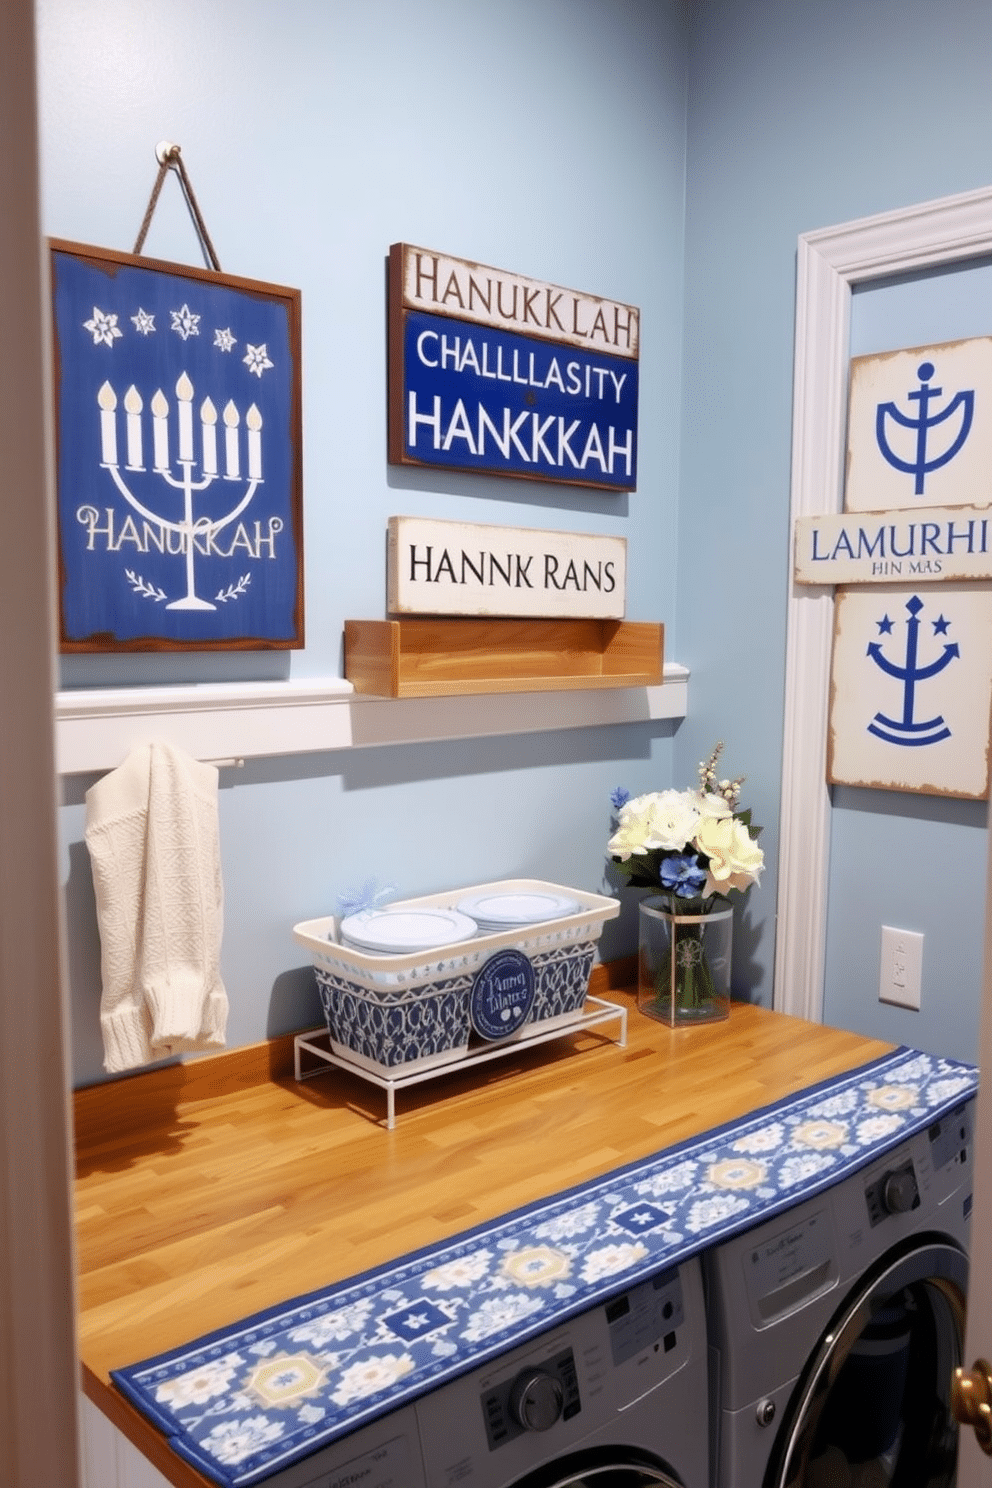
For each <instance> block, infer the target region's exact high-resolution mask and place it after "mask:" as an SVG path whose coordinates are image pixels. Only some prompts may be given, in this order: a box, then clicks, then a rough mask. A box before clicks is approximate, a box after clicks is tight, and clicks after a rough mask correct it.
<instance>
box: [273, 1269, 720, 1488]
mask: <svg viewBox="0 0 992 1488" xmlns="http://www.w3.org/2000/svg"><path fill="white" fill-rule="evenodd" d="M708 1424H709V1422H708V1407H707V1364H706V1318H705V1309H704V1304H703V1287H702V1273H701V1267H700V1263H699V1261H698V1260H692V1261H689V1262H687V1263H684V1264H682V1265H681V1266H679V1267H677V1268H675V1269H672V1270H670V1271H667V1272H664V1273H662V1274H660V1275H658V1276H656V1277H653V1278H652V1279H650V1280H648V1281H645V1282H642V1283H639V1284H638V1285H636V1286H634V1287H632V1288H630V1290H629V1291H626V1292H624V1293H621V1294H620V1295H618V1296H616V1297H614V1298H613V1299H611V1300H610V1301H608V1302H605V1303H602V1304H600V1305H599V1306H597V1307H595V1308H592V1309H591V1310H590V1311H588V1312H585V1313H582V1314H581V1315H580V1316H578V1317H576V1318H574V1319H572V1320H571V1321H569V1322H567V1323H564V1324H563V1325H562V1326H561V1327H559V1328H555V1329H554V1330H553V1331H551V1332H550V1333H548V1334H545V1335H542V1336H541V1337H540V1338H538V1339H535V1340H533V1341H532V1342H530V1343H528V1344H523V1345H521V1346H520V1347H519V1348H516V1349H514V1350H513V1351H512V1352H510V1353H508V1354H505V1355H502V1356H501V1357H500V1358H498V1359H497V1360H495V1361H493V1362H492V1363H490V1364H488V1365H485V1366H483V1367H482V1368H479V1369H475V1370H473V1371H472V1372H471V1373H469V1374H466V1375H463V1376H462V1377H461V1378H460V1379H456V1380H454V1381H452V1382H451V1383H450V1384H447V1385H443V1386H441V1387H440V1388H439V1389H438V1390H436V1391H435V1392H434V1393H433V1394H430V1395H426V1396H424V1397H423V1398H422V1399H421V1400H418V1401H416V1402H415V1403H413V1404H412V1405H408V1406H404V1407H402V1408H401V1409H400V1410H397V1411H395V1412H393V1413H392V1414H390V1415H387V1416H383V1417H382V1418H381V1420H379V1421H377V1422H375V1423H374V1424H373V1425H371V1426H366V1427H363V1428H362V1429H361V1430H360V1431H357V1432H355V1433H353V1434H352V1435H350V1436H347V1437H343V1438H342V1439H341V1440H340V1441H337V1442H335V1443H333V1444H332V1445H331V1446H329V1447H326V1448H324V1450H323V1451H321V1452H319V1453H317V1454H316V1455H315V1456H313V1457H310V1458H307V1459H306V1460H305V1461H303V1462H299V1463H297V1464H295V1466H293V1467H290V1468H287V1469H286V1470H285V1471H283V1472H282V1473H280V1474H279V1475H278V1476H277V1477H275V1478H272V1479H270V1480H269V1484H271V1485H272V1488H276V1485H278V1488H566V1485H568V1488H585V1485H588V1488H649V1485H651V1488H707V1484H708V1481H709V1478H708V1474H709V1446H708V1436H709V1433H708ZM269 1484H266V1485H265V1488H269Z"/></svg>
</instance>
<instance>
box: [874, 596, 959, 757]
mask: <svg viewBox="0 0 992 1488" xmlns="http://www.w3.org/2000/svg"><path fill="white" fill-rule="evenodd" d="M906 608H907V610H908V611H909V619H908V620H907V622H906V662H905V665H904V666H897V665H896V664H895V662H892V661H889V660H888V658H887V657H885V656H883V654H882V648H881V646H880V645H879V644H878V642H877V641H871V642H869V645H868V655H869V656H870V657H871V659H872V661H873V662H874V663H875V665H876V666H878V667H881V669H882V671H883V672H887V673H888V675H889V676H890V677H897V678H898V679H899V681H900V682H902V684H903V695H902V718H900V719H895V718H886V716H885V714H884V713H876V714H875V717H874V719H873V720H872V722H871V723H869V725H868V732H869V733H870V734H875V735H876V736H877V737H878V738H879V739H884V740H885V741H886V742H887V743H889V744H902V745H907V746H918V745H920V744H938V743H939V742H940V740H941V739H949V738H950V737H951V731H950V729H949V728H948V726H947V724H946V723H945V721H944V719H943V717H941V716H940V715H939V714H938V716H937V717H936V718H928V719H927V720H926V721H925V722H923V723H917V722H916V721H915V719H914V718H913V710H914V707H915V703H916V684H917V682H925V681H926V679H927V678H928V677H936V675H937V673H938V672H942V671H943V670H944V668H945V667H946V666H948V665H949V664H950V663H951V662H952V661H953V660H954V658H955V657H956V656H960V654H961V653H960V651H959V650H958V645H957V642H956V641H954V642H952V643H951V645H949V646H945V647H944V650H943V653H942V654H941V655H940V656H938V657H937V660H936V661H932V662H930V664H929V666H919V665H918V664H917V650H918V644H919V631H920V622H919V619H918V616H919V613H920V611H921V610H922V609H923V601H922V599H920V598H919V597H918V596H917V595H915V594H914V595H913V597H912V599H910V600H907V602H906ZM876 623H877V625H878V628H879V630H880V631H881V632H882V634H883V635H888V634H890V633H891V630H892V621H891V620H890V619H889V617H888V616H887V615H886V616H885V618H884V619H883V620H880V621H877V622H876ZM949 624H950V621H948V620H945V619H944V617H943V615H941V617H940V619H939V620H935V621H934V622H933V627H934V634H935V635H946V634H947V627H948V625H949ZM890 730H892V732H890Z"/></svg>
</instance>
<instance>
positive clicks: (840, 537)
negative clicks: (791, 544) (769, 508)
mask: <svg viewBox="0 0 992 1488" xmlns="http://www.w3.org/2000/svg"><path fill="white" fill-rule="evenodd" d="M794 572H795V578H796V583H797V584H905V583H907V582H908V583H910V584H918V583H928V582H929V583H933V582H937V581H940V580H947V579H992V507H987V506H986V507H977V506H960V507H959V506H953V507H952V506H943V507H942V506H930V507H921V508H916V507H913V508H912V509H911V510H909V511H902V510H899V511H887V512H832V513H829V514H828V515H825V516H821V517H800V518H799V520H798V521H797V523H796V546H795V569H794Z"/></svg>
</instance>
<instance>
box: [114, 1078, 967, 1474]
mask: <svg viewBox="0 0 992 1488" xmlns="http://www.w3.org/2000/svg"><path fill="white" fill-rule="evenodd" d="M977 1088H978V1072H977V1070H976V1069H975V1068H974V1067H973V1066H971V1065H967V1064H961V1063H959V1062H957V1061H955V1060H951V1059H941V1058H938V1057H936V1056H934V1055H930V1054H921V1053H919V1052H917V1051H916V1050H913V1049H898V1050H896V1051H895V1052H894V1053H892V1054H889V1055H885V1056H884V1057H883V1058H882V1059H879V1060H876V1061H874V1062H873V1063H872V1064H870V1065H865V1066H863V1067H862V1068H860V1069H858V1070H854V1071H852V1072H850V1073H849V1074H846V1075H840V1076H837V1077H835V1078H833V1079H831V1080H828V1081H825V1082H824V1083H823V1084H821V1085H818V1086H814V1087H811V1088H810V1089H807V1090H805V1091H803V1092H801V1093H800V1094H798V1095H795V1096H790V1097H788V1098H787V1099H785V1100H782V1101H779V1102H778V1103H776V1104H775V1105H772V1106H767V1107H765V1108H764V1109H763V1110H761V1111H757V1112H755V1113H753V1114H752V1115H751V1116H748V1117H745V1118H742V1119H741V1120H738V1121H734V1122H731V1123H728V1124H727V1125H725V1126H723V1127H719V1128H716V1129H714V1130H712V1131H709V1132H705V1133H703V1135H701V1136H698V1137H693V1138H691V1139H690V1140H689V1141H686V1142H682V1143H680V1144H679V1145H678V1146H676V1147H671V1148H667V1149H666V1150H665V1151H663V1152H660V1153H658V1154H656V1155H655V1156H653V1157H649V1158H644V1159H642V1160H640V1161H638V1162H636V1163H632V1164H630V1165H629V1166H627V1167H624V1168H620V1169H617V1170H616V1171H614V1172H612V1173H609V1174H607V1175H606V1176H605V1177H602V1178H596V1179H593V1180H591V1181H589V1182H587V1183H583V1184H580V1185H579V1186H578V1187H576V1188H573V1189H570V1190H568V1191H567V1192H564V1193H559V1194H556V1195H554V1196H553V1197H552V1198H549V1199H545V1200H542V1201H541V1202H539V1203H536V1204H532V1205H529V1206H528V1207H527V1208H525V1209H520V1210H517V1211H516V1212H515V1213H513V1214H508V1215H506V1216H504V1217H503V1218H501V1219H498V1220H494V1221H492V1222H491V1223H488V1224H485V1225H482V1226H480V1227H479V1228H477V1229H475V1230H472V1231H468V1232H466V1233H464V1234H461V1235H458V1236H456V1237H455V1238H453V1239H451V1240H448V1241H444V1242H442V1243H441V1244H439V1245H437V1246H433V1247H431V1248H430V1249H429V1250H425V1251H420V1252H417V1253H415V1254H412V1255H407V1256H404V1257H402V1258H401V1259H400V1260H398V1261H396V1262H393V1263H391V1264H389V1265H386V1266H380V1267H378V1268H376V1269H375V1270H374V1271H369V1272H367V1273H365V1274H364V1275H362V1276H358V1277H355V1278H353V1279H352V1280H350V1281H346V1282H342V1283H338V1284H335V1285H333V1286H329V1287H327V1288H325V1289H324V1290H322V1291H320V1292H313V1293H311V1294H309V1295H308V1296H305V1297H297V1298H295V1299H293V1300H292V1301H289V1302H286V1303H285V1304H283V1305H282V1306H279V1307H273V1308H270V1309H268V1310H267V1311H265V1312H261V1313H257V1314H255V1315H254V1316H253V1317H251V1318H248V1319H246V1320H245V1321H244V1322H242V1323H238V1324H235V1325H234V1326H232V1327H229V1328H224V1329H221V1330H219V1331H217V1332H215V1333H212V1334H209V1335H207V1336H206V1337H203V1338H199V1339H196V1340H194V1342H192V1343H190V1344H187V1345H185V1346H184V1347H182V1348H178V1349H173V1350H171V1351H170V1352H169V1353H166V1354H162V1355H160V1356H158V1357H157V1358H154V1359H149V1360H146V1361H145V1362H143V1363H140V1364H135V1365H132V1366H130V1367H128V1368H126V1369H121V1370H115V1371H114V1372H113V1374H112V1378H113V1380H114V1382H115V1383H116V1385H117V1386H118V1388H119V1389H120V1390H121V1391H122V1392H123V1393H124V1394H125V1395H126V1396H128V1398H129V1399H130V1400H132V1401H133V1402H134V1404H135V1405H136V1406H137V1407H138V1409H139V1410H140V1411H142V1412H143V1414H144V1415H146V1416H147V1417H148V1418H149V1419H150V1420H152V1421H153V1422H154V1423H155V1424H156V1425H157V1426H158V1427H159V1428H160V1429H161V1430H162V1431H164V1432H165V1433H166V1435H167V1436H168V1437H169V1438H170V1441H171V1444H172V1446H173V1448H174V1450H175V1451H176V1452H177V1453H178V1454H179V1455H180V1456H181V1457H184V1458H186V1459H187V1460H188V1461H189V1462H191V1463H192V1464H193V1465H194V1466H195V1467H196V1468H198V1469H199V1471H200V1472H202V1473H203V1474H204V1475H205V1476H207V1477H208V1478H210V1479H212V1480H213V1481H215V1482H218V1483H222V1484H224V1485H227V1488H246V1485H248V1484H253V1483H258V1482H261V1481H262V1480H263V1479H265V1478H267V1477H269V1476H270V1475H271V1474H273V1473H276V1472H278V1471H280V1470H281V1469H282V1468H285V1467H286V1466H288V1465H289V1463H291V1462H295V1461H297V1460H299V1459H300V1458H303V1457H307V1456H309V1455H311V1454H312V1453H314V1452H316V1451H318V1450H320V1449H321V1448H322V1447H324V1446H326V1445H327V1444H328V1443H329V1442H332V1441H334V1440H335V1439H336V1438H337V1437H340V1436H343V1435H345V1434H346V1433H347V1432H349V1431H353V1430H355V1429H356V1428H357V1427H359V1426H362V1425H365V1424H367V1423H368V1422H369V1421H371V1420H373V1419H374V1418H375V1417H377V1416H379V1415H382V1414H384V1413H385V1412H386V1411H389V1410H394V1409H396V1408H397V1407H398V1406H400V1405H403V1404H405V1403H407V1402H408V1401H410V1400H413V1399H415V1398H416V1397H417V1396H418V1395H422V1394H425V1393H426V1392H427V1391H429V1390H433V1389H436V1388H437V1387H438V1386H439V1385H441V1384H443V1383H444V1382H445V1381H446V1380H450V1379H452V1378H454V1377H455V1376H456V1375H459V1374H463V1373H464V1372H465V1371H466V1370H468V1369H471V1368H474V1367H476V1366H477V1365H480V1364H482V1363H484V1362H485V1361H486V1360H488V1359H492V1358H494V1357H495V1356H496V1355H498V1354H502V1353H505V1352H507V1351H508V1350H509V1349H511V1348H514V1347H515V1346H516V1345H517V1344H519V1343H522V1342H524V1341H526V1340H527V1339H528V1338H532V1337H534V1336H535V1335H537V1334H539V1333H544V1332H546V1331H547V1330H549V1329H550V1328H553V1327H555V1326H557V1325H558V1324H559V1323H561V1322H562V1321H563V1320H564V1319H566V1318H569V1317H572V1316H574V1315H575V1314H576V1313H579V1312H582V1311H584V1310H585V1309H587V1308H589V1307H591V1306H593V1305H594V1304H595V1303H597V1302H599V1301H601V1300H602V1299H603V1298H605V1297H608V1296H610V1295H611V1294H613V1293H616V1292H619V1291H623V1290H625V1289H627V1288H628V1287H630V1286H631V1285H633V1284H635V1283H636V1282H638V1281H641V1280H643V1279H644V1278H645V1277H647V1276H650V1275H653V1274H655V1273H656V1272H658V1271H662V1270H665V1269H667V1268H668V1267H670V1266H673V1265H676V1264H677V1263H678V1262H680V1261H683V1260H685V1259H687V1258H688V1257H689V1256H692V1255H695V1254H698V1253H699V1252H700V1251H702V1250H704V1249H707V1248H709V1247H710V1246H711V1245H713V1244H715V1243H717V1242H718V1241H721V1240H725V1239H727V1238H728V1237H729V1236H731V1235H734V1234H737V1233H739V1232H740V1231H742V1230H745V1229H748V1228H749V1227H750V1226H752V1225H754V1224H757V1223H759V1222H760V1221H762V1220H765V1219H768V1218H770V1217H771V1216H773V1215H774V1214H776V1213H779V1212H780V1211H782V1210H784V1209H787V1208H790V1207H792V1206H793V1205H795V1204H797V1203H800V1202H801V1201H802V1200H804V1199H807V1198H810V1197H811V1196H812V1195H814V1194H816V1193H819V1192H820V1191H822V1190H823V1189H825V1188H828V1187H830V1186H832V1185H833V1184H835V1183H837V1182H838V1181H839V1180H840V1179H842V1178H844V1177H846V1176H847V1175H848V1174H849V1173H852V1172H854V1171H855V1170H856V1169H858V1168H861V1167H864V1166H865V1165H866V1164H867V1163H870V1162H872V1161H873V1160H874V1159H875V1158H877V1157H878V1156H880V1155H881V1154H882V1153H884V1152H885V1151H887V1150H888V1149H889V1148H891V1147H893V1146H895V1145H896V1144H897V1143H899V1142H901V1141H902V1140H904V1139H905V1138H906V1137H907V1136H910V1135H912V1134H913V1133H914V1132H916V1131H919V1130H920V1129H922V1128H925V1127H927V1126H929V1125H930V1123H931V1122H933V1121H935V1120H937V1119H938V1118H939V1117H940V1116H941V1115H944V1114H945V1113H947V1112H948V1111H950V1110H953V1109H954V1108H955V1107H956V1106H958V1105H960V1104H961V1102H962V1101H964V1100H966V1099H967V1098H968V1097H969V1096H971V1095H973V1094H974V1092H975V1091H976V1090H977Z"/></svg>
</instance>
